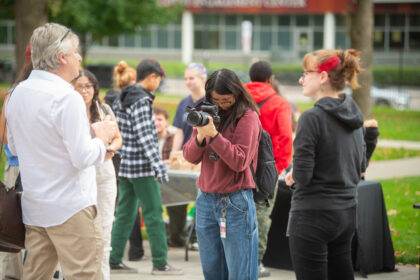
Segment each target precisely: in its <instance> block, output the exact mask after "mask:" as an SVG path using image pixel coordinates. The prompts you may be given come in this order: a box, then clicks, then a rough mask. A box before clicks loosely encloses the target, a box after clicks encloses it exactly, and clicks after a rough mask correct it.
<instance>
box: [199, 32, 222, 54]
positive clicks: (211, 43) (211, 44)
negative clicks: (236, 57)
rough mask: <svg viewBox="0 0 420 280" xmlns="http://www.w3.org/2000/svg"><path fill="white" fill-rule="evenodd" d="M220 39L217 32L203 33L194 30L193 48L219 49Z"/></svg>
mask: <svg viewBox="0 0 420 280" xmlns="http://www.w3.org/2000/svg"><path fill="white" fill-rule="evenodd" d="M219 46H220V39H219V31H218V30H217V31H214V30H213V31H212V30H210V31H208V32H204V31H201V30H196V31H195V32H194V48H195V49H212V50H214V49H219Z"/></svg>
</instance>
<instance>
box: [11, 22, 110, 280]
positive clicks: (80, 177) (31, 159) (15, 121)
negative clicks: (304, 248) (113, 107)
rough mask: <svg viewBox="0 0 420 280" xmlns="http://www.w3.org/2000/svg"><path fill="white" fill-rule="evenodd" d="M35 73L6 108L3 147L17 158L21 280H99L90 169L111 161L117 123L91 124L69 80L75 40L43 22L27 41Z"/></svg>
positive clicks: (99, 242) (75, 62)
mask: <svg viewBox="0 0 420 280" xmlns="http://www.w3.org/2000/svg"><path fill="white" fill-rule="evenodd" d="M30 43H31V59H32V64H33V67H34V70H33V71H32V72H31V74H30V76H29V78H28V79H27V80H26V81H23V82H21V83H20V84H19V85H18V86H17V87H16V89H15V90H14V92H13V93H12V94H11V96H10V98H9V100H8V103H7V104H6V118H7V131H8V135H7V138H8V143H9V148H10V150H11V152H12V153H13V154H15V155H17V156H18V157H19V163H20V166H19V168H20V172H21V178H22V184H23V195H22V216H23V222H24V224H25V228H26V240H25V247H26V249H27V251H28V255H27V258H26V261H25V264H24V267H23V279H51V278H52V276H53V273H54V271H55V268H56V266H57V262H58V261H59V262H60V265H61V268H62V270H63V274H64V276H65V278H66V279H100V275H101V274H100V269H101V258H102V254H103V239H102V232H101V223H100V220H99V219H100V217H99V216H97V211H96V206H95V205H96V176H95V169H94V165H99V164H101V163H102V162H103V161H104V159H105V158H108V157H111V156H112V154H111V153H107V152H106V145H107V144H108V143H109V142H110V141H111V139H112V138H113V136H114V135H115V131H116V123H115V122H110V121H105V122H101V123H97V124H95V125H94V126H92V129H93V130H94V132H95V135H96V137H95V138H93V139H92V137H91V136H90V127H89V122H88V118H87V114H86V107H85V104H84V102H83V99H82V97H81V95H80V94H78V93H77V92H76V91H75V90H74V89H73V87H72V86H71V84H70V82H71V81H72V80H73V79H74V78H76V77H77V76H78V73H79V65H80V61H81V57H80V55H79V52H78V51H79V49H78V45H79V40H78V37H77V35H75V34H74V33H72V32H71V30H70V29H68V28H66V27H64V26H62V25H59V24H55V23H47V24H45V25H43V26H40V27H38V28H37V29H35V30H34V32H33V34H32V37H31V41H30Z"/></svg>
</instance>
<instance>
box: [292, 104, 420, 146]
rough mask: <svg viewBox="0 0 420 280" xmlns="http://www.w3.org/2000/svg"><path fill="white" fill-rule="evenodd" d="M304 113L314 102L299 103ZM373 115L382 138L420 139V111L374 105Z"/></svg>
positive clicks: (298, 105)
mask: <svg viewBox="0 0 420 280" xmlns="http://www.w3.org/2000/svg"><path fill="white" fill-rule="evenodd" d="M296 106H297V107H298V109H299V111H300V112H301V113H302V112H304V111H306V110H308V109H310V108H312V107H313V103H297V104H296ZM372 116H373V118H374V119H376V120H377V121H378V125H379V132H380V133H381V134H380V135H379V138H380V139H391V140H407V141H420V111H412V110H404V111H400V110H395V109H393V108H389V107H383V106H373V107H372Z"/></svg>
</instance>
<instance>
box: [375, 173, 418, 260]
mask: <svg viewBox="0 0 420 280" xmlns="http://www.w3.org/2000/svg"><path fill="white" fill-rule="evenodd" d="M381 183H382V190H383V193H384V198H385V204H386V209H387V213H388V220H389V226H390V230H391V236H392V241H393V243H394V250H395V257H396V262H401V263H406V264H407V263H408V264H419V250H420V243H419V241H420V218H419V217H420V209H414V208H413V204H414V203H420V177H406V178H397V179H390V180H382V181H381Z"/></svg>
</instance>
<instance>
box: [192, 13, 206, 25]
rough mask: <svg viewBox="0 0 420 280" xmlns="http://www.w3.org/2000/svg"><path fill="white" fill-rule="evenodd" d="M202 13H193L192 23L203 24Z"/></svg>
mask: <svg viewBox="0 0 420 280" xmlns="http://www.w3.org/2000/svg"><path fill="white" fill-rule="evenodd" d="M203 16H204V15H203V14H194V24H195V25H202V24H203Z"/></svg>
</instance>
